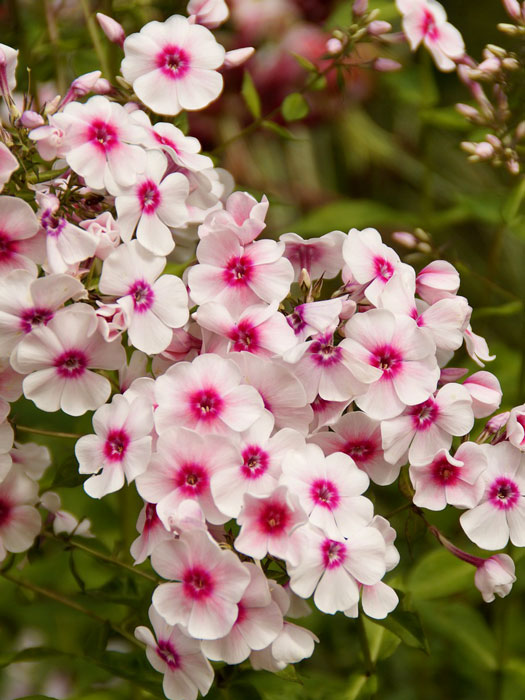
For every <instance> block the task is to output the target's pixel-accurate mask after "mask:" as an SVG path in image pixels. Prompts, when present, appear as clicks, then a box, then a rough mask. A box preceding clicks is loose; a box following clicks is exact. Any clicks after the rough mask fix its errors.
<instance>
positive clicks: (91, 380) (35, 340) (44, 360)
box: [11, 304, 125, 416]
mask: <svg viewBox="0 0 525 700" xmlns="http://www.w3.org/2000/svg"><path fill="white" fill-rule="evenodd" d="M124 360H125V353H124V349H123V347H122V346H121V344H120V342H118V341H117V342H113V343H106V342H105V341H104V339H103V338H102V337H101V336H100V334H99V333H98V332H97V317H96V315H95V312H94V311H93V309H92V308H91V307H89V306H87V305H85V304H74V305H72V306H69V307H68V308H67V309H64V311H63V312H62V313H60V314H59V315H58V316H55V318H52V319H51V321H49V323H48V324H47V325H46V326H40V327H39V328H35V329H34V330H33V331H32V332H31V333H30V334H28V335H27V336H26V337H25V338H23V339H22V340H21V341H20V343H19V344H18V345H17V346H16V349H15V350H14V352H13V355H11V364H12V365H13V368H14V369H15V370H16V371H17V372H19V373H20V374H26V375H28V376H26V377H25V379H24V382H23V388H24V395H25V396H26V398H28V399H31V400H32V401H34V403H35V404H36V406H37V407H38V408H40V409H41V410H42V411H51V412H52V411H58V410H59V408H60V409H62V411H64V413H67V414H69V415H71V416H80V415H82V414H83V413H85V412H86V411H89V410H95V409H97V408H98V407H99V406H101V405H102V404H103V403H105V402H106V401H107V399H108V397H109V394H110V392H111V385H110V383H109V381H108V380H107V379H106V378H105V377H102V376H101V375H100V374H96V373H95V372H92V371H91V368H97V369H106V370H108V369H118V368H119V367H121V366H122V364H123V363H124Z"/></svg>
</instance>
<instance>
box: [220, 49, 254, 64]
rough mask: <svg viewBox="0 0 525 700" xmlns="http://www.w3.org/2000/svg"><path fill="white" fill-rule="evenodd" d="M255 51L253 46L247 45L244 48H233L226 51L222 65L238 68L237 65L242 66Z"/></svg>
mask: <svg viewBox="0 0 525 700" xmlns="http://www.w3.org/2000/svg"><path fill="white" fill-rule="evenodd" d="M254 53H255V49H254V48H253V46H246V47H244V48H242V49H233V50H232V51H226V55H225V56H224V63H223V64H222V67H223V68H237V66H241V65H242V64H243V63H246V61H248V60H249V59H250V58H251V57H252V56H253V54H254Z"/></svg>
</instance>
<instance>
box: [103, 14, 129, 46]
mask: <svg viewBox="0 0 525 700" xmlns="http://www.w3.org/2000/svg"><path fill="white" fill-rule="evenodd" d="M97 22H98V23H99V25H100V28H101V29H102V31H103V32H104V34H105V35H106V36H107V38H108V39H109V40H110V41H111V42H112V43H113V44H118V45H119V46H122V45H123V44H124V39H125V38H126V32H125V31H124V28H123V27H122V25H121V24H119V23H118V22H117V21H116V20H115V19H113V17H108V16H107V15H104V14H102V12H97Z"/></svg>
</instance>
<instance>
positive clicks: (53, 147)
mask: <svg viewBox="0 0 525 700" xmlns="http://www.w3.org/2000/svg"><path fill="white" fill-rule="evenodd" d="M59 119H60V117H59ZM48 122H49V123H48V124H44V126H37V127H36V129H32V130H31V131H30V132H29V138H30V139H31V141H35V145H36V150H37V151H38V155H39V156H40V157H41V158H42V160H55V159H56V158H63V157H64V156H65V155H66V153H67V150H68V144H67V142H66V140H65V131H64V129H62V128H61V127H60V126H59V125H58V123H57V122H56V121H55V119H54V115H50V116H49V117H48Z"/></svg>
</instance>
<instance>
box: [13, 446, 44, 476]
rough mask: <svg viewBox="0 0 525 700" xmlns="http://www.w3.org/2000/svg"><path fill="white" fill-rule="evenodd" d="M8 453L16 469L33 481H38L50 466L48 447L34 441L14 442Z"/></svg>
mask: <svg viewBox="0 0 525 700" xmlns="http://www.w3.org/2000/svg"><path fill="white" fill-rule="evenodd" d="M10 455H11V459H12V460H13V464H16V465H17V469H18V470H21V471H23V472H24V474H25V475H26V476H28V477H29V478H30V479H33V480H34V481H38V480H39V479H40V478H41V477H42V476H43V474H44V472H45V471H46V469H47V468H48V467H50V466H51V454H50V452H49V449H48V448H47V447H46V446H45V445H38V444H37V443H35V442H15V443H14V446H13V448H12V449H11V452H10Z"/></svg>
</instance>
